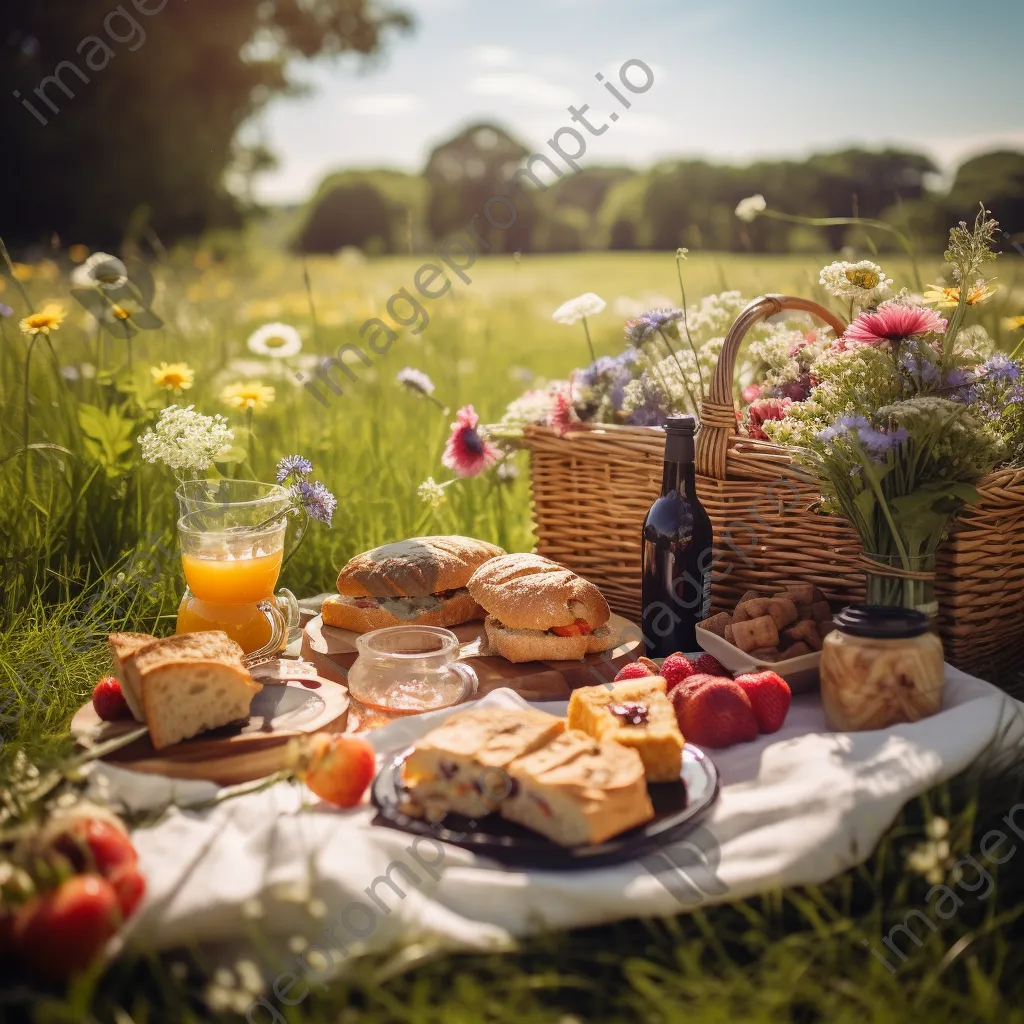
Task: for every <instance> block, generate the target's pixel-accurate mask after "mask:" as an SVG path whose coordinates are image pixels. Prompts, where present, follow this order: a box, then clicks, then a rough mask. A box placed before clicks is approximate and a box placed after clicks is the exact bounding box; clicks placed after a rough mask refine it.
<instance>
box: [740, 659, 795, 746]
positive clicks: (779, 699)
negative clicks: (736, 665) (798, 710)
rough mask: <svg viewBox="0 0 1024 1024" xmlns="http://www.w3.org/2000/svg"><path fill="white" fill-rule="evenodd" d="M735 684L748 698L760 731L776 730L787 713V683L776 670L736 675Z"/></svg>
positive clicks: (779, 727) (788, 692) (788, 698)
mask: <svg viewBox="0 0 1024 1024" xmlns="http://www.w3.org/2000/svg"><path fill="white" fill-rule="evenodd" d="M736 684H737V685H738V686H740V687H742V689H743V692H744V693H745V694H746V695H747V696H748V697H749V698H750V706H751V707H752V708H753V709H754V717H755V718H756V719H757V724H758V727H759V728H760V730H761V732H778V731H779V730H780V729H781V728H782V723H783V722H785V720H786V715H787V714H788V713H789V702H790V700H791V698H792V693H791V692H790V689H789V683H787V682H786V680H785V679H783V678H782V676H780V675H779V674H778V673H776V672H748V673H747V674H746V675H742V676H737V677H736Z"/></svg>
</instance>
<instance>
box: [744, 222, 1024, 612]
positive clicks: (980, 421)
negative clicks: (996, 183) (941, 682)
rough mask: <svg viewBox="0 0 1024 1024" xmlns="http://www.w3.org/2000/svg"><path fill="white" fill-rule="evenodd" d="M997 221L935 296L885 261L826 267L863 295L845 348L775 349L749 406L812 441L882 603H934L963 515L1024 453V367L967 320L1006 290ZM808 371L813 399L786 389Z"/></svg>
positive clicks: (776, 436) (956, 233)
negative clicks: (943, 556) (999, 286)
mask: <svg viewBox="0 0 1024 1024" xmlns="http://www.w3.org/2000/svg"><path fill="white" fill-rule="evenodd" d="M995 228H996V224H995V222H994V221H992V220H990V219H988V218H987V215H985V214H984V211H983V213H982V214H980V215H979V217H978V218H977V221H976V222H975V224H974V226H973V227H968V226H967V225H966V224H961V225H959V226H958V227H956V228H954V229H953V231H952V232H951V233H950V244H949V249H948V250H947V253H946V260H947V262H948V263H949V264H950V267H951V271H952V278H953V283H952V284H951V285H949V286H948V287H947V286H935V287H934V288H932V289H930V290H929V292H928V293H926V297H922V298H917V297H914V296H911V295H909V294H908V293H906V292H902V293H900V294H899V295H897V296H894V297H889V285H891V283H892V282H891V281H889V280H888V279H887V278H886V277H885V275H884V273H883V272H882V270H881V268H880V267H878V266H877V265H876V264H872V263H866V262H865V263H860V264H846V265H843V264H833V265H832V266H831V267H827V268H825V270H823V271H822V283H823V284H824V285H825V287H826V288H828V289H829V290H830V291H831V292H832V294H833V295H834V296H835V297H836V298H838V299H840V300H841V301H843V302H844V304H845V303H849V310H850V312H851V313H852V314H853V320H852V322H851V323H850V326H849V328H848V329H847V330H846V332H845V333H844V335H843V336H842V338H840V339H839V340H838V341H837V342H835V343H834V344H828V345H825V346H817V345H809V346H806V347H805V348H803V349H799V350H798V351H795V353H794V358H793V359H792V361H791V364H790V365H789V366H782V365H781V361H780V358H779V357H778V354H777V353H769V354H768V355H769V356H770V358H769V359H768V362H769V363H770V364H771V365H772V366H773V375H769V376H768V377H767V379H766V381H765V384H764V385H763V386H762V388H761V389H760V390H761V395H760V396H759V397H758V398H757V399H756V400H755V401H754V402H752V403H751V406H750V408H749V409H748V410H747V413H746V423H747V430H748V433H750V435H751V436H753V437H767V438H768V439H770V440H772V441H775V442H776V443H779V444H783V445H787V446H792V447H795V448H797V449H798V450H799V451H800V453H801V458H802V460H803V461H804V462H805V463H806V464H807V465H809V466H810V467H811V468H812V469H813V470H814V472H815V473H816V475H817V477H818V479H819V481H820V483H821V486H822V494H823V504H824V510H825V511H832V512H836V513H841V514H842V515H843V516H845V518H846V519H847V520H848V521H849V522H850V523H851V524H852V525H853V527H854V528H855V529H856V531H857V533H858V534H859V536H860V538H861V541H862V542H863V545H864V549H865V553H866V557H867V559H868V560H869V564H868V565H867V566H866V568H867V573H868V589H869V593H868V597H869V600H871V601H873V602H875V603H882V604H904V605H909V606H911V607H919V608H922V609H923V610H926V611H932V612H933V611H934V610H935V608H934V605H933V600H932V596H931V580H932V577H933V572H934V558H935V553H936V550H937V548H938V546H939V544H940V542H941V540H942V539H943V537H944V536H945V533H946V531H947V528H948V525H949V520H950V517H951V516H952V515H953V514H954V513H955V512H957V511H958V510H959V509H960V508H962V507H963V506H964V505H965V504H970V503H973V502H975V501H977V499H978V494H977V491H976V490H975V488H974V486H973V484H974V483H975V482H976V481H977V480H978V479H980V478H981V477H982V476H983V475H984V474H986V473H987V472H989V471H991V470H992V469H993V468H995V467H996V466H999V465H1005V464H1008V463H1012V462H1013V461H1014V460H1019V459H1020V458H1021V455H1022V454H1024V452H1022V446H1021V425H1022V422H1024V413H1022V408H1024V386H1022V383H1021V381H1020V379H1019V378H1020V376H1021V366H1020V364H1019V363H1017V362H1015V361H1014V360H1013V359H1012V358H1011V357H1009V356H1007V355H1004V354H998V353H994V351H993V349H994V346H993V342H992V339H991V338H990V337H989V336H988V335H987V333H986V331H985V330H984V328H982V327H981V326H980V325H967V324H966V320H967V318H968V314H969V313H970V311H971V309H972V307H973V306H975V305H977V304H978V303H980V302H983V301H984V300H985V299H986V298H987V297H988V296H990V295H991V294H992V293H993V291H994V289H992V287H991V286H990V285H989V283H988V282H986V281H985V280H984V279H982V278H981V277H980V270H981V268H982V266H983V265H984V264H985V263H987V262H988V261H989V260H991V259H994V258H995V254H994V253H993V252H992V249H991V243H992V241H993V238H994V231H995ZM844 267H845V269H843V268H844ZM926 298H927V301H926ZM933 307H938V308H933ZM947 308H948V309H950V310H951V313H950V315H949V316H948V318H947V317H944V316H942V315H941V314H940V310H942V311H945V309H947ZM805 375H806V377H807V378H808V382H809V384H810V387H809V389H808V390H807V393H806V395H803V396H798V395H794V397H793V399H790V398H784V397H780V395H779V391H778V389H779V388H780V387H781V388H786V387H794V386H796V385H797V384H800V387H799V388H797V390H802V381H803V378H804V376H805Z"/></svg>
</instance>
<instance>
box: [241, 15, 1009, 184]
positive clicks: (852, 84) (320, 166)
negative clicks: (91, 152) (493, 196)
mask: <svg viewBox="0 0 1024 1024" xmlns="http://www.w3.org/2000/svg"><path fill="white" fill-rule="evenodd" d="M393 2H395V3H396V4H397V5H398V6H403V7H404V8H405V9H407V10H409V11H410V12H411V13H412V14H413V15H414V17H415V18H416V21H417V26H416V29H415V31H414V32H412V33H411V34H410V35H408V36H397V37H394V38H393V39H392V40H391V42H390V44H389V45H388V46H387V47H386V49H385V52H384V53H383V54H381V55H378V56H375V57H373V58H371V59H370V60H368V61H365V60H364V61H360V60H356V59H350V58H344V59H342V60H339V61H333V62H329V63H320V64H315V65H307V66H303V67H297V68H296V69H295V77H296V78H297V79H299V80H301V81H303V82H305V83H307V84H308V85H309V86H310V89H311V92H310V94H309V95H307V96H304V97H301V98H297V99H287V100H284V99H282V100H276V101H275V102H274V103H273V105H272V106H271V107H270V108H269V109H268V110H267V111H266V113H265V114H264V115H262V116H261V118H260V120H259V122H257V123H256V124H255V125H253V133H254V134H255V135H256V136H257V137H259V138H261V139H263V140H264V141H265V142H267V143H268V144H269V145H270V146H271V148H272V149H273V150H274V151H275V152H276V153H277V154H278V155H279V157H280V161H281V164H280V167H279V169H278V170H276V171H274V172H271V173H270V174H267V175H265V176H264V177H263V178H262V179H261V180H260V182H259V184H258V187H257V194H258V196H259V197H260V198H262V199H265V200H268V201H292V200H299V199H302V198H304V197H305V196H306V195H308V193H309V192H310V191H311V190H312V189H313V188H314V187H315V186H316V184H317V183H318V182H319V180H320V179H321V178H322V177H323V175H324V174H325V173H326V172H328V171H330V170H332V169H335V168H338V167H373V166H390V167H397V168H400V169H404V170H418V169H420V168H421V167H422V166H423V164H424V162H425V159H426V157H427V154H428V153H429V151H430V149H431V147H432V146H434V145H436V144H437V143H438V142H440V141H443V140H444V139H446V138H447V137H449V136H450V135H451V134H453V133H454V132H455V131H456V130H457V129H458V128H459V127H461V126H463V125H465V124H467V123H468V122H470V121H474V120H491V121H496V122H497V123H499V124H502V125H503V126H505V127H506V128H507V129H509V130H510V131H512V132H513V134H515V135H517V136H518V137H520V138H521V139H522V140H523V141H524V142H525V143H526V144H527V145H528V146H529V147H531V149H539V148H541V147H542V146H543V145H544V143H545V140H547V139H548V138H550V137H551V136H552V134H553V133H554V132H555V131H556V130H557V129H558V128H559V127H560V126H562V125H569V124H570V123H571V122H570V120H569V115H568V114H567V112H566V107H567V106H568V105H570V104H575V105H577V106H579V105H580V104H581V103H590V104H592V111H593V114H588V115H587V116H588V117H591V116H594V114H596V115H598V116H599V117H600V120H601V121H602V122H603V120H604V116H606V115H607V114H608V113H609V112H610V111H612V110H614V109H616V102H615V100H614V99H613V98H612V97H611V96H609V95H608V94H607V93H605V92H604V90H603V89H602V87H601V85H600V84H599V83H598V82H596V81H595V79H594V75H595V73H596V72H601V73H603V74H604V75H605V76H606V78H608V79H609V80H612V81H615V80H616V79H617V75H618V68H619V67H620V66H621V64H622V63H623V61H625V60H627V59H630V58H638V59H640V60H643V61H644V62H646V63H647V64H648V65H650V67H651V68H652V70H653V72H654V84H653V85H652V87H651V88H650V90H649V91H648V92H646V93H644V94H643V95H640V96H635V97H633V99H634V103H633V106H632V107H631V108H630V109H629V110H628V111H625V110H624V111H623V112H622V116H621V118H620V119H619V120H618V121H617V122H616V123H615V124H614V125H610V127H609V130H608V131H607V132H605V133H604V134H603V135H601V136H600V137H599V138H592V139H590V140H589V146H588V151H587V154H586V157H585V158H584V162H586V163H587V164H589V165H591V166H593V165H596V164H598V163H609V162H616V163H627V164H630V165H633V166H645V165H647V164H650V163H651V162H653V161H654V160H657V159H660V158H664V157H669V156H678V155H701V156H708V157H712V158H715V159H720V160H728V161H743V160H747V159H750V158H752V157H761V156H777V155H800V154H806V153H808V152H810V151H812V150H821V149H828V148H835V147H838V146H841V145H846V144H867V145H873V146H874V145H880V144H886V143H894V144H899V145H905V146H908V147H915V148H919V149H923V150H925V151H926V152H928V153H930V154H932V155H933V156H934V157H935V158H936V159H937V160H938V161H939V162H940V164H942V165H943V166H944V167H950V166H953V165H955V164H956V163H957V162H958V161H959V160H962V159H963V158H964V157H965V156H969V155H972V154H974V153H977V152H980V151H983V150H985V149H989V148H992V147H995V146H999V145H1001V146H1011V147H1014V148H1020V149H1024V88H1022V80H1024V62H1022V57H1021V41H1022V40H1024V2H1021V0H973V2H972V3H970V4H963V3H954V2H952V0H848V2H843V3H836V2H833V0H676V2H672V0H518V2H515V3H499V2H497V0H404V3H403V0H393ZM964 11H966V12H967V17H968V18H969V19H970V20H969V21H968V22H966V23H965V20H964V14H963V12H964ZM966 80H969V81H966ZM594 123H598V122H597V121H595V122H594Z"/></svg>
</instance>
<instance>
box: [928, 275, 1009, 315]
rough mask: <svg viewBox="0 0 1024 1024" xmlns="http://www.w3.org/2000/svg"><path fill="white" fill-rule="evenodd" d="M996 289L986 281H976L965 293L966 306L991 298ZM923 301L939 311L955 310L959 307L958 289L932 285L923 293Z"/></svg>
mask: <svg viewBox="0 0 1024 1024" xmlns="http://www.w3.org/2000/svg"><path fill="white" fill-rule="evenodd" d="M997 290H998V289H997V288H996V286H995V285H991V284H989V283H988V282H987V281H978V282H977V283H976V284H974V285H972V286H971V290H970V291H969V292H968V293H967V305H968V306H976V305H978V303H979V302H984V301H985V300H986V299H990V298H992V296H993V295H995V293H996V291H997ZM924 301H925V302H927V303H930V304H931V305H934V306H938V307H939V308H940V309H956V307H957V306H959V305H960V289H959V288H958V287H957V286H955V285H954V286H953V287H950V288H947V287H945V286H943V285H941V284H933V285H932V286H931V288H929V289H928V290H927V291H926V292H925V293H924Z"/></svg>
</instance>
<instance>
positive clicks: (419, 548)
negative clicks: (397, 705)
mask: <svg viewBox="0 0 1024 1024" xmlns="http://www.w3.org/2000/svg"><path fill="white" fill-rule="evenodd" d="M504 553H505V552H504V550H503V549H502V548H499V547H498V546H497V545H496V544H488V543H487V542H486V541H482V540H475V539H473V538H472V537H458V536H453V537H416V538H414V539H412V540H403V541H398V542H396V543H394V544H384V545H383V546H381V547H379V548H374V549H373V550H372V551H366V552H364V553H363V554H361V555H356V557H355V558H353V559H351V561H349V563H348V564H347V565H346V566H345V567H344V568H343V569H342V570H341V572H340V573H339V574H338V594H337V595H336V596H335V595H332V596H331V597H329V598H327V600H326V601H324V603H323V608H322V612H321V614H322V615H323V620H324V624H325V625H328V626H337V627H338V628H340V629H351V630H355V631H356V632H359V633H365V632H366V631H367V630H371V629H381V628H382V627H384V626H398V625H417V626H458V625H460V624H461V623H463V622H471V621H473V619H481V618H483V609H482V608H481V607H480V605H479V604H477V602H476V600H474V598H473V597H471V596H470V593H469V591H468V590H467V589H466V584H467V583H468V582H469V578H470V576H472V575H473V572H474V571H475V570H476V569H477V568H478V567H479V566H481V565H483V564H484V562H486V561H488V560H489V559H492V558H494V557H495V556H497V555H503V554H504Z"/></svg>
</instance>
